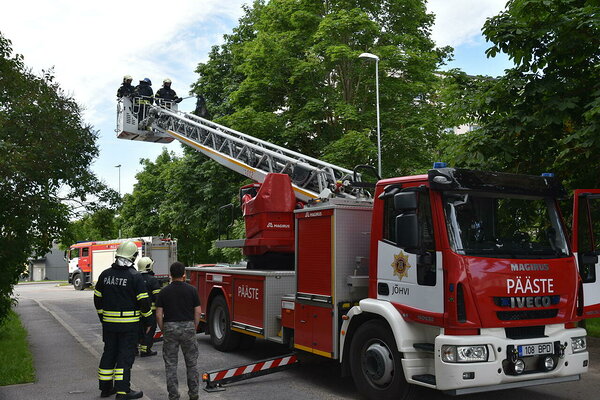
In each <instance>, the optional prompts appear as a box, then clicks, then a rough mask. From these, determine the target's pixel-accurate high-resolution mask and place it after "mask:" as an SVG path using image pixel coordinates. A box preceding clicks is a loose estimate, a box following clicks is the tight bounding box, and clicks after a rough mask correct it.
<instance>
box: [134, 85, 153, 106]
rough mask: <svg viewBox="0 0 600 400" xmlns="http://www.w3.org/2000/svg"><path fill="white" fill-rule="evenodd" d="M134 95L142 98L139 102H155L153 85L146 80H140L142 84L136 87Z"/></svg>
mask: <svg viewBox="0 0 600 400" xmlns="http://www.w3.org/2000/svg"><path fill="white" fill-rule="evenodd" d="M133 95H134V96H135V97H139V98H140V99H139V100H138V103H139V104H152V103H153V102H154V91H153V90H152V87H151V86H150V85H149V84H148V83H146V82H144V81H142V82H140V84H139V85H137V86H136V87H135V90H134V91H133Z"/></svg>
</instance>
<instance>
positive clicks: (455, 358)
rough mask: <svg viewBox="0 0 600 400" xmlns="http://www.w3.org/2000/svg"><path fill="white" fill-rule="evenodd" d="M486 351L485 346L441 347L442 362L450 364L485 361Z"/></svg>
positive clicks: (486, 357)
mask: <svg viewBox="0 0 600 400" xmlns="http://www.w3.org/2000/svg"><path fill="white" fill-rule="evenodd" d="M487 359H488V351H487V346H485V345H476V346H451V345H444V346H442V360H443V361H445V362H450V363H469V362H482V361H487Z"/></svg>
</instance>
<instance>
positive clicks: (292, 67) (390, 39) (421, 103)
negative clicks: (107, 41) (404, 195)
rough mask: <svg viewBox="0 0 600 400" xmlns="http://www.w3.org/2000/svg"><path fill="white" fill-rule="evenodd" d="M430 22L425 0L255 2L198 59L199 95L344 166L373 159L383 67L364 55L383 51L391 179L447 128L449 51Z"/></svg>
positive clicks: (258, 131) (275, 137)
mask: <svg viewBox="0 0 600 400" xmlns="http://www.w3.org/2000/svg"><path fill="white" fill-rule="evenodd" d="M432 24H433V16H432V15H431V14H428V13H427V12H426V7H425V3H424V2H423V1H421V0H412V1H403V2H398V1H385V0H379V1H372V0H370V1H364V0H363V1H360V0H353V1H350V0H338V1H326V2H323V1H317V0H302V1H295V0H271V1H269V2H268V3H265V2H263V1H256V2H255V3H254V4H253V6H252V7H247V8H246V14H245V16H244V17H243V18H242V19H241V20H240V25H239V26H238V27H237V28H236V29H235V30H234V32H233V33H232V34H231V35H228V36H226V37H225V43H224V44H223V45H221V46H219V47H214V48H213V50H212V51H211V54H210V58H209V61H208V62H207V63H205V64H199V66H198V68H197V72H198V74H199V75H200V76H199V79H198V81H197V82H196V84H195V86H194V91H195V92H196V93H198V94H204V95H205V96H206V99H207V104H208V109H209V111H210V112H211V114H212V115H214V116H215V117H216V118H217V119H218V121H219V122H221V123H224V124H225V125H228V126H231V127H233V128H235V129H238V130H240V131H243V132H246V133H249V134H251V135H253V136H257V137H260V138H263V139H266V140H269V141H271V142H273V143H276V144H279V145H282V146H285V147H287V148H291V149H294V150H299V151H300V152H302V153H305V154H307V155H310V156H314V157H318V158H323V159H326V160H329V161H333V162H336V163H339V164H341V165H342V166H345V167H350V168H352V167H354V165H356V164H358V163H360V164H365V163H370V164H371V165H375V164H376V137H375V132H376V129H375V126H376V123H375V121H376V116H375V110H376V107H375V77H374V67H375V66H374V65H373V64H372V63H366V62H365V61H364V60H360V59H359V58H358V55H359V54H360V53H363V52H372V53H375V54H377V55H378V56H380V58H381V63H380V71H379V73H380V90H381V121H382V147H383V164H384V175H388V176H389V175H402V174H407V173H411V172H414V171H419V170H422V169H424V168H426V167H427V166H429V164H430V162H431V161H432V157H431V154H432V150H433V149H434V148H435V146H436V144H437V142H438V141H439V140H440V138H441V137H442V136H443V128H444V127H445V121H444V120H443V118H442V114H441V113H440V112H439V107H440V103H439V101H437V99H436V85H437V82H438V80H439V78H438V77H437V75H436V74H435V71H436V70H437V68H438V67H439V66H440V65H441V64H442V63H443V62H444V61H445V59H446V57H447V56H448V54H449V48H443V49H438V48H435V45H434V43H433V41H432V40H431V39H430V37H429V32H430V28H431V25H432ZM352 144H357V145H358V147H351V146H349V145H352Z"/></svg>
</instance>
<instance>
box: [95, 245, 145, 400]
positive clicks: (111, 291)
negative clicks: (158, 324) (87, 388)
mask: <svg viewBox="0 0 600 400" xmlns="http://www.w3.org/2000/svg"><path fill="white" fill-rule="evenodd" d="M137 254H138V247H137V246H136V245H135V243H133V242H132V241H126V242H123V243H122V244H121V245H119V247H118V248H117V252H116V257H115V262H114V263H113V264H112V266H111V268H109V269H107V270H104V271H103V272H102V273H101V274H100V277H99V278H98V282H97V284H96V288H95V290H94V305H95V306H96V310H97V311H98V316H99V317H100V321H101V322H102V340H103V342H104V352H103V353H102V358H101V359H100V366H99V368H98V379H99V381H100V384H99V387H100V390H101V393H100V396H101V397H109V396H111V395H112V394H114V393H116V394H117V396H116V398H117V399H139V398H140V397H142V396H143V395H144V394H143V393H142V391H133V390H131V388H130V386H129V381H130V378H131V367H132V366H133V361H134V359H135V349H136V345H137V342H138V338H139V324H140V319H141V321H142V323H143V325H144V329H145V331H146V332H147V331H148V330H149V329H150V327H151V326H152V324H153V319H154V317H153V316H152V310H151V305H150V298H149V296H148V292H147V289H146V285H145V283H144V279H143V278H142V275H141V274H140V273H139V272H137V271H136V270H135V269H134V268H131V266H133V265H134V262H135V259H136V257H137Z"/></svg>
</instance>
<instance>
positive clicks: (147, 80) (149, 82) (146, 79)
mask: <svg viewBox="0 0 600 400" xmlns="http://www.w3.org/2000/svg"><path fill="white" fill-rule="evenodd" d="M144 82H146V83H147V84H148V85H152V81H151V80H150V78H144Z"/></svg>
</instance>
